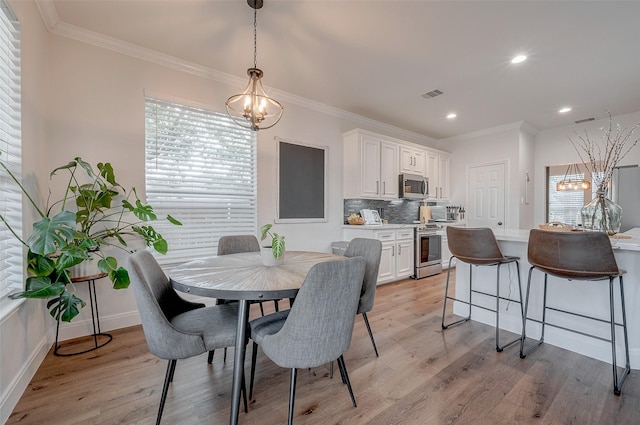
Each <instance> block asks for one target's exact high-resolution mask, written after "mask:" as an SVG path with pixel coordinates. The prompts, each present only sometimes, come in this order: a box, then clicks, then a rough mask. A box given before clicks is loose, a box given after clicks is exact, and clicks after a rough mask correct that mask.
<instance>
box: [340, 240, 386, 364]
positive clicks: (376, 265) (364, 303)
mask: <svg viewBox="0 0 640 425" xmlns="http://www.w3.org/2000/svg"><path fill="white" fill-rule="evenodd" d="M381 255H382V242H380V241H379V240H377V239H366V238H355V239H352V240H351V242H349V245H348V246H347V250H346V251H345V253H344V256H345V257H362V258H364V260H365V262H366V265H365V269H364V280H363V282H362V292H361V293H360V302H359V303H358V312H357V313H358V314H362V318H363V319H364V324H365V325H366V326H367V331H368V332H369V338H371V344H372V345H373V351H375V353H376V357H378V347H376V341H375V340H374V339H373V333H372V332H371V326H369V319H368V318H367V312H369V311H371V310H372V309H373V301H374V299H375V296H376V284H377V282H378V270H379V269H380V256H381Z"/></svg>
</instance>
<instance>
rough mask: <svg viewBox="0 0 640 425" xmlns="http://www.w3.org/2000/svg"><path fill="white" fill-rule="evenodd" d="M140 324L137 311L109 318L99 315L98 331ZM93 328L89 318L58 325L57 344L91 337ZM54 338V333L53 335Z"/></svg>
mask: <svg viewBox="0 0 640 425" xmlns="http://www.w3.org/2000/svg"><path fill="white" fill-rule="evenodd" d="M139 324H140V316H139V315H138V311H137V310H136V311H130V312H126V313H119V314H113V315H109V316H102V315H100V330H101V331H102V332H106V331H110V330H113V329H120V328H126V327H129V326H135V325H139ZM92 332H93V327H92V324H91V318H90V317H89V318H87V319H84V320H74V321H72V322H71V323H60V332H59V334H58V342H60V341H65V340H67V339H73V338H79V337H81V336H86V335H91V333H92ZM54 337H55V333H54Z"/></svg>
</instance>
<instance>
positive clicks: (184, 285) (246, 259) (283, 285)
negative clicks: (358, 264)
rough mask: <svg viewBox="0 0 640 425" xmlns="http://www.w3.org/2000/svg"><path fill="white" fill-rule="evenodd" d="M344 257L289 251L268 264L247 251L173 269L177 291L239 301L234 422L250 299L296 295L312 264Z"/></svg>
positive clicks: (235, 357) (234, 422) (232, 400)
mask: <svg viewBox="0 0 640 425" xmlns="http://www.w3.org/2000/svg"><path fill="white" fill-rule="evenodd" d="M344 258H345V257H343V256H341V255H333V254H327V253H322V252H306V251H287V252H285V258H284V263H283V264H281V265H278V266H265V265H264V264H263V263H262V258H261V255H260V253H259V252H245V253H240V254H230V255H222V256H218V257H210V258H206V259H196V260H192V261H189V262H187V263H185V264H183V265H181V266H179V267H176V268H174V269H172V270H171V272H170V276H169V277H170V279H171V284H172V286H173V287H174V288H175V289H176V290H178V291H181V292H185V293H189V294H193V295H200V296H205V297H212V298H222V299H225V300H237V301H238V303H239V306H238V307H239V308H238V325H237V331H236V345H235V353H234V360H233V389H232V393H231V417H230V423H231V425H236V424H237V423H238V414H239V411H240V390H241V387H242V379H243V371H244V367H243V366H244V358H245V350H246V345H245V341H246V339H247V323H248V320H249V302H250V301H267V300H278V299H283V298H295V296H296V294H297V293H298V290H299V289H300V286H302V283H303V282H304V279H305V277H306V276H307V273H308V272H309V269H311V267H313V266H314V265H315V264H318V263H321V262H325V261H332V260H343V259H344Z"/></svg>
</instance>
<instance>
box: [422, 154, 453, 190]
mask: <svg viewBox="0 0 640 425" xmlns="http://www.w3.org/2000/svg"><path fill="white" fill-rule="evenodd" d="M426 166H427V177H428V178H429V199H432V200H438V201H439V200H447V199H449V181H450V179H449V155H448V154H446V153H444V152H436V151H427V160H426Z"/></svg>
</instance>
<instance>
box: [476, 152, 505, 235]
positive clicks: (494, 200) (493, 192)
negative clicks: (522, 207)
mask: <svg viewBox="0 0 640 425" xmlns="http://www.w3.org/2000/svg"><path fill="white" fill-rule="evenodd" d="M505 168H506V166H505V164H504V163H499V164H491V165H482V166H477V167H471V168H470V169H469V207H468V208H467V225H468V226H469V227H490V228H492V229H497V228H501V227H505V221H504V218H505V199H504V196H505V180H504V176H505Z"/></svg>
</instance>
